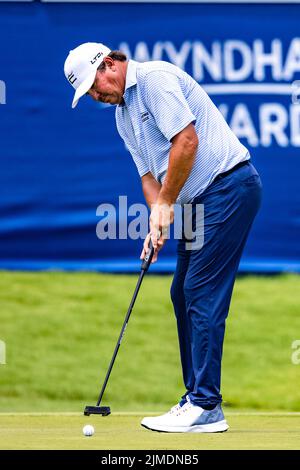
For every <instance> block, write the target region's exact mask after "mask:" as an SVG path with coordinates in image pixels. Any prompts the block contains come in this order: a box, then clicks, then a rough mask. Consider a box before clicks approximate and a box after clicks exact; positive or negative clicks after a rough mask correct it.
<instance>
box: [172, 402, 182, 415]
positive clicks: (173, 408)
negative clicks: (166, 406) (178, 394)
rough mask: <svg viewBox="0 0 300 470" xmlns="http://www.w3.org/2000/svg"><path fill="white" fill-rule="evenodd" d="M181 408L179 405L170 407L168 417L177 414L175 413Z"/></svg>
mask: <svg viewBox="0 0 300 470" xmlns="http://www.w3.org/2000/svg"><path fill="white" fill-rule="evenodd" d="M180 408H181V406H180V403H177V405H174V406H172V408H171V409H170V411H169V414H170V415H174V414H177V412H178V411H179V410H180Z"/></svg>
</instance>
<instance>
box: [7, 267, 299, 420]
mask: <svg viewBox="0 0 300 470" xmlns="http://www.w3.org/2000/svg"><path fill="white" fill-rule="evenodd" d="M136 279H137V277H136V276H125V275H100V274H96V273H60V272H48V273H21V272H1V273H0V312H1V314H0V316H1V323H0V339H1V340H3V341H5V343H6V348H7V357H6V362H7V363H6V365H0V411H43V410H44V411H59V410H64V411H81V410H82V409H83V407H84V406H85V404H94V403H95V402H96V399H97V396H98V393H99V388H100V386H101V385H102V383H103V379H104V376H105V373H106V370H107V367H108V364H109V361H110V359H111V355H112V352H113V349H114V347H115V344H116V340H117V337H118V335H119V332H120V329H121V326H122V323H123V321H124V318H125V314H126V311H127V308H128V304H129V301H130V299H131V296H132V292H133V290H134V287H135V284H136ZM170 283H171V277H170V276H151V275H148V276H147V277H146V278H145V280H144V283H143V285H142V288H141V291H140V294H139V297H138V299H137V302H136V306H135V307H134V311H133V313H132V317H131V319H130V322H129V325H128V328H127V330H126V333H125V336H124V338H123V342H122V345H121V348H120V351H119V354H118V357H117V361H116V364H115V367H114V369H113V372H112V376H111V379H110V382H109V384H108V388H107V392H106V394H105V397H104V400H103V404H108V405H110V406H111V408H112V410H113V411H114V410H124V411H130V410H134V411H139V410H154V411H155V410H157V411H160V410H165V409H166V408H168V407H169V406H171V405H173V404H174V403H176V402H177V400H178V398H179V397H180V395H181V394H182V393H183V391H184V389H183V385H182V379H181V370H180V361H179V352H178V343H177V335H176V326H175V320H174V316H173V312H172V306H171V301H170V298H169V287H170ZM299 305H300V277H299V276H297V275H282V276H272V277H263V276H259V277H253V276H251V277H241V278H238V280H237V282H236V286H235V290H234V294H233V301H232V305H231V312H230V315H229V318H228V321H227V332H226V338H225V345H224V361H223V377H222V384H223V385H222V393H223V398H224V401H225V408H226V406H227V407H232V408H239V409H249V408H256V409H265V410H274V409H275V410H290V411H297V410H300V400H299V394H298V385H299V372H300V365H298V366H297V365H294V364H293V363H292V361H291V356H292V353H293V350H292V348H291V345H292V342H293V341H294V340H296V339H300V315H299ZM227 409H228V408H227Z"/></svg>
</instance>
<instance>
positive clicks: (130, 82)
mask: <svg viewBox="0 0 300 470" xmlns="http://www.w3.org/2000/svg"><path fill="white" fill-rule="evenodd" d="M137 65H138V62H136V61H135V60H129V61H128V65H127V71H126V82H125V91H124V95H125V93H126V91H127V90H128V88H131V87H132V86H134V85H136V84H137V79H136V69H137Z"/></svg>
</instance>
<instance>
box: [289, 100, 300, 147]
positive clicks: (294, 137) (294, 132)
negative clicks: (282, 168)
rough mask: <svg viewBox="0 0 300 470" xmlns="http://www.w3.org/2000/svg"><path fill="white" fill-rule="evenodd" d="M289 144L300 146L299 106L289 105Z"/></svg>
mask: <svg viewBox="0 0 300 470" xmlns="http://www.w3.org/2000/svg"><path fill="white" fill-rule="evenodd" d="M290 126H291V145H293V146H294V147H300V106H299V104H292V105H291V106H290Z"/></svg>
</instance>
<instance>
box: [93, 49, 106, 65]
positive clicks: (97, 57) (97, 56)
mask: <svg viewBox="0 0 300 470" xmlns="http://www.w3.org/2000/svg"><path fill="white" fill-rule="evenodd" d="M102 55H103V52H98V54H97V55H95V57H94V58H93V59H92V60H91V64H92V65H93V64H94V63H95V62H96V60H97V59H100V57H101V56H102Z"/></svg>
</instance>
